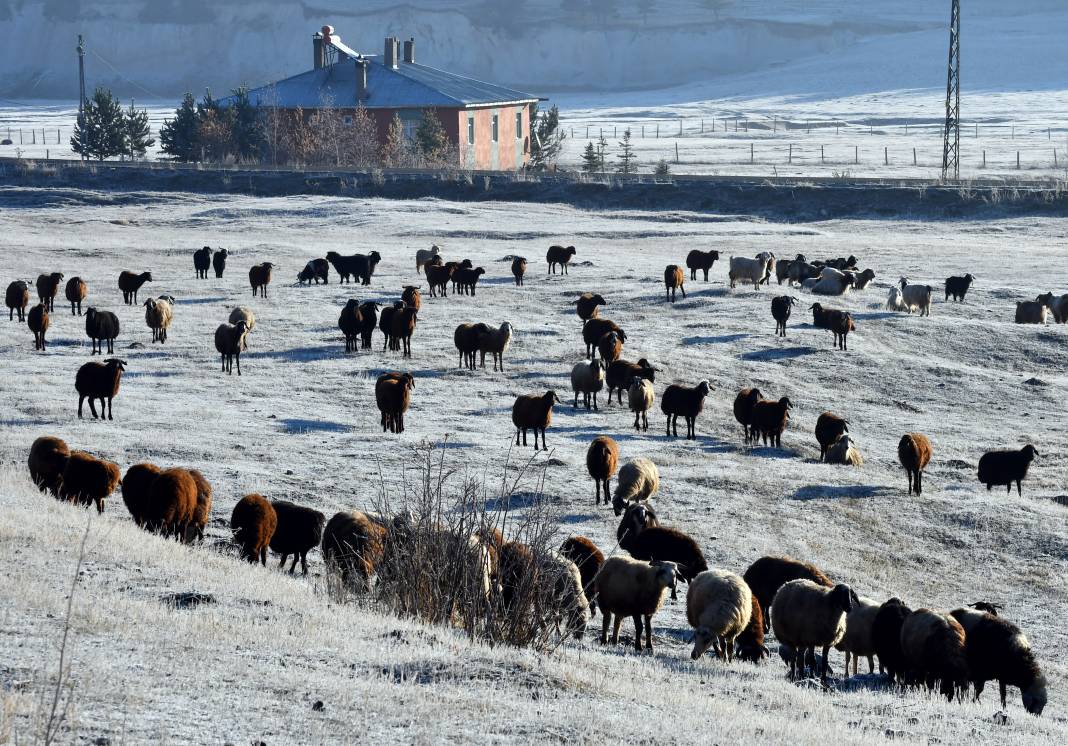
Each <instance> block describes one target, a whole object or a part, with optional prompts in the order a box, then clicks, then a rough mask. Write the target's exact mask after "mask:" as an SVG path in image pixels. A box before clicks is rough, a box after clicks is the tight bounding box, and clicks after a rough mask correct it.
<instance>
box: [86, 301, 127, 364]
mask: <svg viewBox="0 0 1068 746" xmlns="http://www.w3.org/2000/svg"><path fill="white" fill-rule="evenodd" d="M85 334H86V336H88V337H89V338H90V339H91V340H93V351H92V354H93V355H96V354H97V353H100V354H101V355H103V354H104V349H103V345H104V340H107V343H108V354H109V355H113V354H115V337H117V336H119V317H118V316H116V315H115V314H113V313H112V312H111V311H97V310H96V309H95V308H93V307H92V306H90V307H89V309H88V310H87V311H86V312H85Z"/></svg>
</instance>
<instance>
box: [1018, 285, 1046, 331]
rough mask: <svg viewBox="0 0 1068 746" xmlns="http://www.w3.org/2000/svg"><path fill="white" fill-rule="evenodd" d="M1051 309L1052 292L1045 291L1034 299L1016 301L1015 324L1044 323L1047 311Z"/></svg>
mask: <svg viewBox="0 0 1068 746" xmlns="http://www.w3.org/2000/svg"><path fill="white" fill-rule="evenodd" d="M1052 309H1053V293H1045V294H1044V295H1040V296H1038V297H1037V298H1035V299H1034V300H1025V301H1017V303H1016V318H1015V321H1016V323H1017V324H1045V323H1046V318H1047V316H1048V315H1049V312H1050V311H1051V310H1052Z"/></svg>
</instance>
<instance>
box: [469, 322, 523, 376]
mask: <svg viewBox="0 0 1068 746" xmlns="http://www.w3.org/2000/svg"><path fill="white" fill-rule="evenodd" d="M513 331H515V330H514V329H513V327H512V325H511V323H509V322H507V321H505V322H504V323H503V324H501V325H500V326H499V327H498V328H497V329H490V330H489V331H488V332H485V333H481V334H479V337H478V352H479V356H480V358H481V359H480V362H479V365H480V367H482V368H485V367H486V353H487V352H488V353H490V354H491V355H493V370H494V372H496V370H497V366H498V364H499V365H500V368H501V373H503V372H504V353H505V352H507V351H508V346H509V345H510V344H511V343H512V332H513Z"/></svg>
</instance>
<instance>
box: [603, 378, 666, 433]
mask: <svg viewBox="0 0 1068 746" xmlns="http://www.w3.org/2000/svg"><path fill="white" fill-rule="evenodd" d="M608 400H609V401H611V400H612V397H611V396H609V397H608ZM655 400H656V391H655V390H654V389H653V382H652V381H648V380H646V379H643V378H640V377H639V376H634V378H632V379H631V382H630V388H629V389H628V390H627V404H628V405H629V406H630V411H631V412H634V429H635V430H641V431H642V432H648V430H649V410H650V409H652V408H653V403H654V401H655ZM639 417H640V418H641V427H639V426H638V418H639Z"/></svg>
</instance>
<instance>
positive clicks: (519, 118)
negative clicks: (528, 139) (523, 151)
mask: <svg viewBox="0 0 1068 746" xmlns="http://www.w3.org/2000/svg"><path fill="white" fill-rule="evenodd" d="M522 138H523V112H521V111H517V112H516V113H515V139H516V140H521V139H522Z"/></svg>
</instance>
